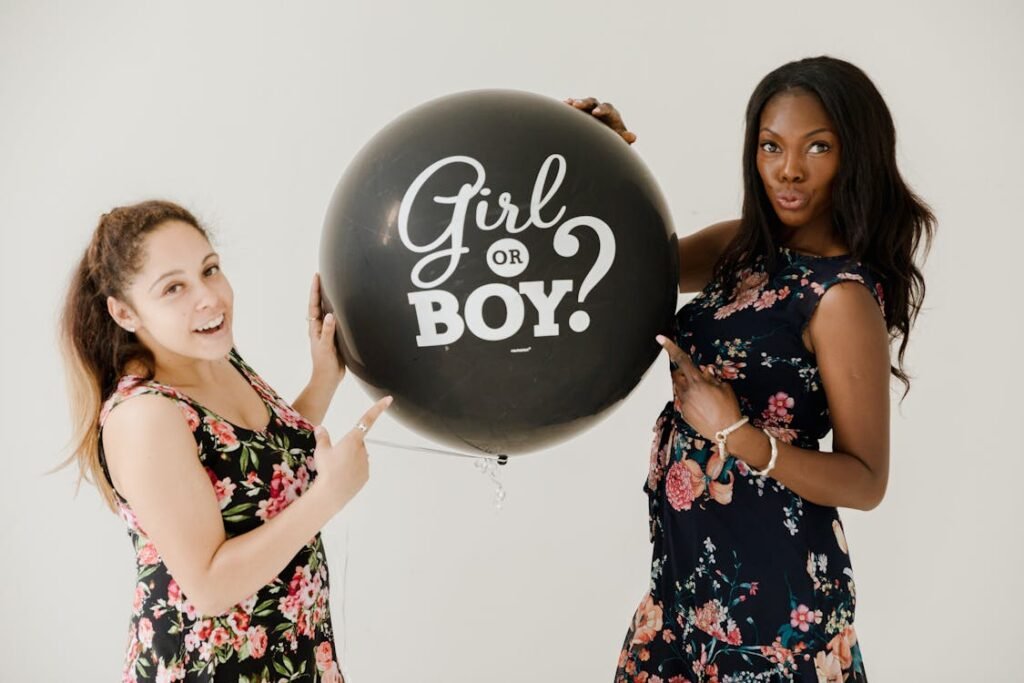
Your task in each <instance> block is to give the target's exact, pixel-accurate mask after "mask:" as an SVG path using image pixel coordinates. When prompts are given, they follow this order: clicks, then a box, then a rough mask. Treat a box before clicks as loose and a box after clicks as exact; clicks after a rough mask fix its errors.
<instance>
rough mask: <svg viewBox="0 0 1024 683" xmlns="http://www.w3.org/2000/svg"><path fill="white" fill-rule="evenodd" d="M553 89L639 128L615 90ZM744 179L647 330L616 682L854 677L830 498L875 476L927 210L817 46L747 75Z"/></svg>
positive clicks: (865, 94)
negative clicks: (649, 557) (633, 568)
mask: <svg viewBox="0 0 1024 683" xmlns="http://www.w3.org/2000/svg"><path fill="white" fill-rule="evenodd" d="M569 103H570V104H572V105H574V106H576V107H578V108H580V109H581V110H584V111H589V112H590V113H592V114H593V115H595V116H597V117H598V118H600V119H601V120H603V121H604V122H605V123H607V124H608V125H610V126H611V127H612V128H613V129H615V130H617V131H618V132H619V133H620V134H622V136H623V137H624V138H625V139H626V141H627V142H632V141H633V140H634V139H635V138H636V136H635V135H633V134H632V133H630V132H629V131H627V130H626V128H625V126H624V125H623V123H622V119H621V117H620V116H619V114H618V112H617V111H615V109H614V107H612V106H611V105H608V104H606V103H599V102H597V101H596V100H593V99H589V100H570V101H569ZM743 179H744V197H743V210H742V215H741V217H740V219H739V220H734V221H727V222H724V223H719V224H716V225H713V226H710V227H708V228H705V229H704V230H701V231H698V232H697V233H695V234H693V235H691V236H689V237H686V238H685V239H681V240H680V241H679V263H680V279H679V288H680V291H682V292H698V293H697V295H696V296H695V297H694V298H693V299H691V300H690V301H689V302H688V303H687V304H686V305H685V306H683V307H682V308H681V309H680V310H679V312H678V313H677V315H676V330H675V331H674V339H666V338H659V341H660V342H661V343H662V345H663V346H664V347H665V348H666V350H667V352H668V354H669V356H670V359H671V364H670V367H671V368H672V379H673V391H674V400H673V401H671V402H669V403H668V404H667V405H666V406H665V409H664V410H663V412H662V413H661V415H660V416H659V417H658V420H657V422H656V425H655V430H654V443H653V446H652V450H651V460H650V471H649V475H648V478H647V482H646V485H645V490H646V491H647V493H648V496H649V502H650V524H651V527H650V529H651V538H652V541H653V544H654V555H653V562H652V567H651V587H650V591H649V593H648V594H647V595H646V596H645V597H644V599H643V600H642V602H641V604H640V606H639V608H638V609H637V611H636V614H635V615H634V618H633V623H632V626H631V627H630V629H629V632H628V634H627V636H626V640H625V643H624V646H623V649H622V651H621V653H620V656H619V662H618V670H617V672H616V675H615V680H616V681H617V682H619V683H626V682H634V681H637V682H639V681H645V682H647V683H653V682H655V681H659V682H661V683H683V682H684V681H690V682H702V683H703V682H711V681H718V682H721V683H725V682H726V681H759V682H763V681H865V680H866V676H865V670H864V662H863V658H862V655H861V650H860V646H859V643H858V640H857V635H856V631H855V629H854V604H855V590H854V582H853V572H852V569H851V562H850V557H849V549H848V547H847V544H846V538H845V535H844V533H843V526H842V523H841V521H840V519H839V515H838V513H837V510H836V508H837V507H851V508H857V509H861V510H870V509H872V508H874V507H875V506H877V505H878V504H879V502H880V501H881V500H882V497H883V495H884V493H885V489H886V483H887V478H888V468H889V378H890V373H891V374H892V375H894V376H895V377H897V378H898V379H899V380H901V381H902V382H903V384H904V386H905V387H906V389H907V390H909V378H908V376H907V374H906V373H905V371H904V370H903V355H904V352H905V350H906V346H907V340H908V335H909V332H910V328H911V326H912V324H913V322H914V320H915V318H916V316H917V313H918V311H919V309H920V307H921V301H922V299H923V297H924V291H925V287H924V280H923V277H922V275H921V272H920V270H919V269H918V267H917V265H916V263H915V257H916V256H917V253H918V250H919V248H920V247H921V246H926V245H927V244H930V241H931V238H932V235H933V231H934V223H935V220H934V217H933V216H932V214H931V212H930V211H929V209H928V207H927V206H926V205H925V204H924V203H923V202H922V201H921V200H920V199H918V198H917V197H916V196H915V195H914V193H913V192H912V191H911V190H910V189H909V188H908V187H907V185H906V183H904V181H903V180H902V178H901V177H900V174H899V171H898V170H897V167H896V152H895V130H894V126H893V122H892V117H891V115H890V113H889V110H888V108H887V107H886V105H885V102H884V100H883V99H882V96H881V95H880V94H879V92H878V90H877V89H876V88H875V86H874V85H873V84H872V83H871V81H870V80H869V79H868V77H867V76H866V75H865V74H864V73H863V72H862V71H861V70H860V69H858V68H857V67H855V66H853V65H852V64H849V63H848V62H844V61H841V60H838V59H833V58H829V57H817V58H811V59H803V60H800V61H796V62H792V63H789V64H786V65H784V66H782V67H780V68H778V69H776V70H775V71H773V72H771V73H770V74H768V75H767V76H766V77H765V78H764V79H763V80H762V81H761V82H760V83H759V84H758V86H757V88H756V89H755V90H754V93H753V95H752V96H751V98H750V102H749V104H748V106H747V112H746V134H745V137H744V147H743ZM925 251H926V250H925ZM900 338H901V339H902V342H901V344H900V347H899V354H898V366H892V365H891V361H890V344H891V343H892V342H893V341H895V340H897V339H900ZM904 395H905V393H904ZM829 430H831V431H832V433H833V450H832V451H822V450H820V448H819V440H820V439H822V438H823V437H824V436H825V435H826V434H827V433H828V432H829Z"/></svg>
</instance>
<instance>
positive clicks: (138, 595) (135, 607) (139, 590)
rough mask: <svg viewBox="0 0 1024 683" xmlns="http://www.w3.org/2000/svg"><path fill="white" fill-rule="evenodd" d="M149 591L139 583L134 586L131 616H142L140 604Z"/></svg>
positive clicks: (144, 585)
mask: <svg viewBox="0 0 1024 683" xmlns="http://www.w3.org/2000/svg"><path fill="white" fill-rule="evenodd" d="M148 593H149V589H148V588H147V587H146V584H144V583H142V582H141V581H140V582H139V583H138V584H136V586H135V599H134V600H132V614H134V615H136V616H137V615H139V614H142V603H143V602H145V600H146V595H147V594H148Z"/></svg>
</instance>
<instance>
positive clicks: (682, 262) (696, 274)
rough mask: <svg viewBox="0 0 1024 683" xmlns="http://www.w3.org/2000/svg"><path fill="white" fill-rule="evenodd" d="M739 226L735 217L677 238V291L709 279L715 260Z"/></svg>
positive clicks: (691, 289)
mask: <svg viewBox="0 0 1024 683" xmlns="http://www.w3.org/2000/svg"><path fill="white" fill-rule="evenodd" d="M739 229H740V220H739V219H738V218H737V219H732V220H727V221H721V222H719V223H713V224H712V225H709V226H707V227H706V228H702V229H700V230H698V231H697V232H694V233H692V234H690V235H687V236H686V237H681V238H680V239H679V291H680V292H698V291H700V290H701V289H703V288H704V287H705V285H707V283H708V282H710V281H711V276H712V274H713V272H714V268H715V264H716V263H717V262H718V259H719V257H721V255H722V253H723V252H724V251H725V248H726V247H728V246H729V243H730V242H732V241H733V239H734V238H735V237H736V235H737V234H738V233H739Z"/></svg>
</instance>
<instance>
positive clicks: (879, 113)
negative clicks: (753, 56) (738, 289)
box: [715, 56, 935, 396]
mask: <svg viewBox="0 0 1024 683" xmlns="http://www.w3.org/2000/svg"><path fill="white" fill-rule="evenodd" d="M787 91H796V92H805V93H808V94H811V95H814V96H816V97H817V98H818V99H819V100H820V101H821V104H822V105H823V106H824V108H825V111H826V112H827V113H828V115H829V118H831V120H832V123H833V125H834V126H835V128H836V134H837V135H838V136H839V144H840V146H841V149H842V156H841V157H840V162H839V172H838V174H837V175H836V178H835V181H834V183H833V186H832V225H833V229H834V231H835V234H836V236H837V237H838V238H839V239H840V240H841V241H842V242H843V243H844V244H845V245H846V246H847V247H849V253H850V255H851V258H852V259H853V260H857V261H860V262H861V263H863V264H864V265H865V266H867V267H868V268H871V269H872V270H873V271H874V273H875V274H876V275H877V276H878V277H879V279H880V281H881V284H882V288H883V290H884V299H885V321H886V325H887V326H888V329H889V337H890V340H896V339H899V338H901V337H902V342H901V343H900V348H899V355H898V361H897V362H898V367H897V366H890V371H891V373H892V374H893V375H894V376H896V377H897V378H899V380H900V381H901V382H902V383H903V385H904V387H905V390H904V396H906V392H907V391H909V390H910V378H909V376H908V375H907V374H906V373H905V372H904V370H903V355H904V353H905V352H906V348H907V342H908V339H909V334H910V328H911V327H912V326H913V324H914V321H915V319H916V318H917V314H918V312H919V311H920V309H921V304H922V302H923V300H924V294H925V284H924V277H923V275H922V274H921V271H920V270H919V269H918V267H917V264H916V263H915V257H916V255H917V252H918V250H919V248H921V247H922V246H923V247H924V254H925V255H927V253H928V250H929V248H930V246H931V242H932V239H933V237H934V232H935V216H934V215H933V214H932V212H931V209H929V207H928V205H927V204H925V203H924V202H923V201H922V200H921V199H920V198H919V197H918V196H917V195H915V194H914V193H913V191H911V190H910V188H909V187H907V184H906V183H905V182H904V181H903V178H902V177H901V176H900V172H899V169H897V167H896V128H895V126H894V125H893V122H892V115H891V114H890V113H889V108H888V107H887V106H886V104H885V100H883V99H882V95H881V93H879V92H878V89H877V88H876V87H875V85H874V83H872V82H871V79H869V78H868V77H867V75H866V74H865V73H864V72H863V71H861V70H860V69H859V68H857V67H856V66H854V65H853V64H850V63H849V62H845V61H843V60H841V59H835V58H832V57H824V56H822V57H810V58H807V59H801V60H799V61H795V62H790V63H789V64H784V65H783V66H781V67H779V68H778V69H776V70H774V71H772V72H771V73H770V74H768V75H767V76H765V77H764V78H763V79H762V80H761V82H760V83H758V85H757V87H756V88H755V89H754V92H753V94H752V95H751V96H750V101H749V102H748V103H747V113H746V133H745V135H744V140H743V214H742V217H741V220H740V228H739V232H738V233H737V235H736V237H735V238H734V239H733V241H732V242H731V243H730V244H729V246H728V247H727V248H726V249H725V251H724V252H723V253H722V256H721V257H720V258H719V260H718V263H717V264H716V266H715V277H716V278H726V277H729V274H731V273H734V272H736V271H737V270H738V269H742V268H744V267H749V266H751V265H753V263H754V261H755V260H756V259H757V258H758V257H761V258H763V259H765V264H766V267H767V268H768V270H769V271H770V272H771V271H774V270H775V269H776V268H777V267H778V255H777V251H776V246H777V245H779V244H780V235H781V230H782V224H781V222H780V221H779V218H778V216H777V215H776V213H775V210H774V209H773V208H772V205H771V202H770V201H769V199H768V194H767V192H766V191H765V188H764V183H762V181H761V176H760V174H759V173H758V170H757V149H758V144H757V143H758V139H759V135H760V128H761V112H762V111H763V110H764V107H765V105H766V104H767V103H768V101H769V100H771V99H772V97H774V96H775V95H777V94H780V93H784V92H787Z"/></svg>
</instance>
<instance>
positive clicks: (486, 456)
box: [366, 439, 508, 465]
mask: <svg viewBox="0 0 1024 683" xmlns="http://www.w3.org/2000/svg"><path fill="white" fill-rule="evenodd" d="M366 443H372V444H374V445H377V446H389V447H390V448H400V449H402V450H406V451H418V452H420V453H434V454H436V455H454V456H456V457H459V458H475V459H477V460H494V461H496V462H497V463H498V464H499V465H504V464H505V463H506V462H508V456H507V455H494V454H493V453H459V452H457V451H446V450H442V449H440V448H427V447H426V446H408V445H405V444H400V443H393V442H391V441H382V440H381V439H366Z"/></svg>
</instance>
